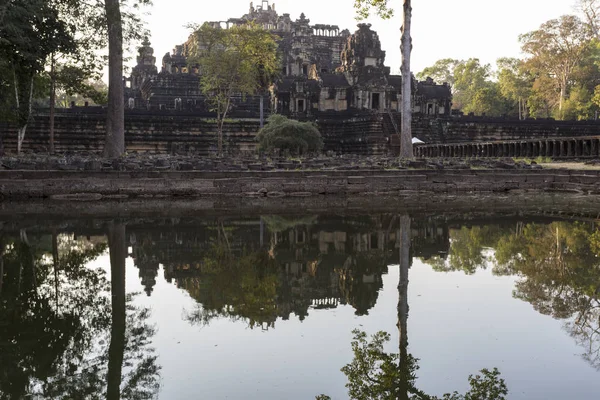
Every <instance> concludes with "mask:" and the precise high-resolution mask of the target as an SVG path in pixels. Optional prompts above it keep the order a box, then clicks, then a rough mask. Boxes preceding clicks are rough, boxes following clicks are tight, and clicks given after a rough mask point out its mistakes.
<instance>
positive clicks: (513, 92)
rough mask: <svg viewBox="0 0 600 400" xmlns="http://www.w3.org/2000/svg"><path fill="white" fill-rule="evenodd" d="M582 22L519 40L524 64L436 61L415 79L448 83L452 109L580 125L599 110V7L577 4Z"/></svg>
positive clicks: (560, 22)
mask: <svg viewBox="0 0 600 400" xmlns="http://www.w3.org/2000/svg"><path fill="white" fill-rule="evenodd" d="M579 9H580V11H581V12H582V14H583V15H584V16H585V21H582V20H580V19H579V18H578V17H577V16H574V15H565V16H562V17H560V18H558V19H553V20H550V21H548V22H546V23H544V24H542V25H541V26H540V27H539V29H537V30H535V31H532V32H528V33H525V34H523V35H520V36H519V40H520V42H521V47H522V50H523V53H524V54H525V55H526V57H525V58H523V59H517V58H500V59H498V60H497V73H495V74H494V73H492V69H491V66H490V65H481V64H480V63H479V60H478V59H476V58H471V59H469V60H455V59H451V58H447V59H442V60H438V61H437V62H436V63H435V64H434V65H432V66H430V67H427V68H425V69H424V70H423V71H421V72H420V73H418V74H417V75H416V76H417V78H418V79H421V80H423V79H425V78H427V77H431V78H433V79H434V80H435V81H436V82H438V83H442V82H448V83H449V84H450V85H451V86H452V91H453V96H454V99H453V108H454V109H458V110H461V111H463V112H465V113H470V112H473V113H475V114H483V113H485V114H487V115H492V116H499V115H504V114H506V115H509V116H512V117H519V118H521V119H523V118H527V117H535V118H550V117H552V118H556V119H570V120H584V119H593V118H595V116H596V114H597V111H598V110H600V95H598V93H599V90H597V89H596V88H597V87H598V86H599V85H600V38H599V37H598V26H600V25H599V22H600V19H599V17H598V16H599V15H600V2H598V0H580V2H579Z"/></svg>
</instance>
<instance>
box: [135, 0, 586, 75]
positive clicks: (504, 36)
mask: <svg viewBox="0 0 600 400" xmlns="http://www.w3.org/2000/svg"><path fill="white" fill-rule="evenodd" d="M153 1H154V5H153V6H152V7H150V8H149V9H148V10H149V12H150V15H149V16H147V17H146V20H147V21H148V28H149V29H150V31H151V42H152V46H153V47H154V49H155V56H156V58H157V64H158V65H157V66H158V68H159V70H160V65H161V61H162V57H163V56H164V55H165V53H166V52H170V51H171V50H172V49H173V47H174V46H175V45H176V44H181V43H183V42H185V40H186V39H187V37H188V35H189V33H190V32H189V30H188V29H186V28H185V27H184V26H185V25H186V24H187V23H202V22H205V21H217V20H227V19H229V18H239V17H241V16H242V15H244V14H246V13H247V12H248V9H249V6H250V1H248V0H220V1H219V0H213V1H207V0H153ZM273 2H274V3H275V7H276V10H277V12H278V13H279V14H280V15H281V14H283V13H289V14H290V16H291V18H292V19H293V20H295V19H297V18H299V16H300V13H302V12H304V13H305V14H306V16H307V18H309V19H310V21H311V24H330V25H339V27H340V29H346V28H347V29H349V30H350V31H351V32H354V31H355V30H356V24H357V22H356V21H355V19H354V15H355V12H354V9H353V4H354V0H335V1H333V0H301V1H298V0H296V1H291V0H275V1H272V2H271V4H272V3H273ZM391 2H392V4H394V5H396V11H397V12H396V15H395V16H394V18H393V19H392V20H390V21H381V20H380V19H378V18H377V17H371V18H370V20H369V21H367V22H370V23H372V25H373V29H374V30H376V31H377V32H378V33H379V36H380V38H381V42H382V46H383V49H384V50H386V52H387V57H386V65H387V66H389V67H391V69H392V72H396V73H397V72H398V71H399V70H400V50H399V46H400V25H401V19H402V13H401V7H402V1H401V0H392V1H391ZM575 2H576V0H502V1H500V0H454V1H452V0H425V1H423V0H416V1H413V31H412V37H413V45H414V46H413V58H412V70H413V71H414V72H415V73H416V72H419V71H421V70H422V69H423V68H425V67H427V66H429V65H432V64H433V63H434V62H435V61H436V60H438V59H441V58H456V59H466V58H471V57H477V58H479V59H480V60H481V61H482V62H484V63H491V64H493V65H494V64H495V61H496V59H497V58H499V57H509V56H512V57H517V56H519V55H520V47H519V42H518V36H519V34H521V33H526V32H529V31H531V30H535V29H537V28H538V27H539V26H540V25H541V24H542V23H544V22H546V21H547V20H549V19H553V18H558V17H560V16H561V15H564V14H572V13H574V4H575ZM256 4H258V2H257V1H255V5H256Z"/></svg>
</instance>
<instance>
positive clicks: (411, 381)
mask: <svg viewBox="0 0 600 400" xmlns="http://www.w3.org/2000/svg"><path fill="white" fill-rule="evenodd" d="M352 333H353V335H354V338H353V340H352V343H351V346H352V352H353V353H354V358H353V359H352V361H351V362H350V363H349V364H347V365H345V366H344V367H343V368H342V372H343V373H344V374H345V375H346V377H347V378H348V383H347V384H346V387H347V388H348V396H349V398H350V399H352V400H396V399H400V398H412V399H421V400H504V399H506V396H507V395H508V388H507V386H506V383H505V382H504V379H502V378H501V377H500V372H499V371H498V370H497V369H496V368H494V369H493V370H491V371H490V370H488V369H483V370H481V374H478V375H475V376H473V375H470V376H469V386H470V389H469V391H468V392H467V393H465V394H464V395H462V394H459V393H458V392H453V393H446V394H444V395H443V396H442V398H441V399H440V398H438V397H436V396H430V395H428V394H426V393H425V392H423V391H421V390H419V389H418V388H417V387H416V386H415V381H416V379H417V376H416V372H417V371H418V369H419V365H418V362H419V360H418V359H416V358H414V357H413V356H412V355H411V354H409V353H404V355H403V357H401V356H400V355H399V354H397V353H387V352H385V351H384V350H383V347H384V344H385V343H386V342H389V340H390V335H389V334H388V333H386V332H381V331H380V332H377V333H375V334H374V335H372V336H371V337H370V338H368V337H367V334H366V333H365V332H363V331H360V330H358V329H357V330H354V331H352ZM328 398H329V397H327V396H325V395H320V396H317V399H318V400H325V399H328Z"/></svg>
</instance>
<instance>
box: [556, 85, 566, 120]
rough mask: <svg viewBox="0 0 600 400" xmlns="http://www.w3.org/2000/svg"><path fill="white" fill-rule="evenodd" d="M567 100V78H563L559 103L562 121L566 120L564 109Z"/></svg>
mask: <svg viewBox="0 0 600 400" xmlns="http://www.w3.org/2000/svg"><path fill="white" fill-rule="evenodd" d="M566 99H567V78H563V79H562V82H561V83H560V101H559V103H558V111H560V117H561V119H562V118H564V114H563V107H564V103H565V100H566Z"/></svg>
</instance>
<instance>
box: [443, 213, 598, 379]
mask: <svg viewBox="0 0 600 400" xmlns="http://www.w3.org/2000/svg"><path fill="white" fill-rule="evenodd" d="M450 238H451V250H450V254H456V253H457V252H458V253H460V254H461V255H462V257H461V260H463V262H461V263H453V262H452V258H451V257H450V258H449V260H441V259H437V260H433V262H432V265H433V267H434V269H435V270H438V271H453V270H454V271H456V270H462V271H465V272H466V273H473V272H475V270H473V269H472V268H470V267H469V268H464V266H465V265H467V266H476V268H484V267H485V263H481V260H482V258H483V257H484V256H482V252H483V250H484V249H485V248H490V249H492V250H493V251H492V252H491V253H490V254H491V257H490V258H489V260H488V261H489V263H490V265H492V266H493V273H494V274H495V275H499V276H500V275H506V276H510V275H516V276H518V277H519V280H518V281H517V283H516V285H515V290H514V291H513V296H514V297H515V298H517V299H521V300H523V301H526V302H528V303H531V304H532V305H533V307H534V309H535V310H536V311H538V312H540V313H542V314H544V315H550V316H552V317H553V318H555V319H560V320H564V321H565V324H564V328H565V330H566V331H567V332H568V333H569V334H570V335H571V336H572V337H573V338H574V339H575V341H576V342H577V344H578V345H580V346H581V347H583V348H584V351H585V352H584V354H583V358H584V359H585V360H586V361H588V362H589V363H590V365H592V366H593V367H594V368H596V369H600V259H599V256H600V231H599V230H598V229H597V228H596V226H595V225H594V224H592V223H583V222H552V223H547V224H543V223H526V224H525V223H522V222H516V223H515V224H514V225H512V226H509V227H506V226H505V227H503V228H500V227H499V226H484V227H472V228H462V229H461V230H458V231H456V230H455V231H451V232H450ZM461 249H470V250H469V251H467V252H463V251H461ZM476 268H475V269H476Z"/></svg>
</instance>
